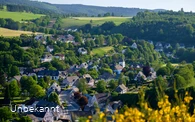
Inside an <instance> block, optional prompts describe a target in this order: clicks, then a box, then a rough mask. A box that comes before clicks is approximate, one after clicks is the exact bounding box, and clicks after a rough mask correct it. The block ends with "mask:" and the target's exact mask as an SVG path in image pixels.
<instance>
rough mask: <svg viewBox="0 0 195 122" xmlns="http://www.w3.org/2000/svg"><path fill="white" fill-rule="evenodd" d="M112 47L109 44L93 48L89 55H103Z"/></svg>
mask: <svg viewBox="0 0 195 122" xmlns="http://www.w3.org/2000/svg"><path fill="white" fill-rule="evenodd" d="M112 49H113V47H111V46H108V47H100V48H95V49H93V50H92V51H91V55H99V56H104V54H106V53H107V52H108V51H110V50H112Z"/></svg>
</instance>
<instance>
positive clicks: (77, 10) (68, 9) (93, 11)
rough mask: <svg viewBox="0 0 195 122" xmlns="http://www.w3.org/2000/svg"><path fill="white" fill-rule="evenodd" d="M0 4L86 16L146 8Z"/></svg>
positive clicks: (6, 0)
mask: <svg viewBox="0 0 195 122" xmlns="http://www.w3.org/2000/svg"><path fill="white" fill-rule="evenodd" d="M0 4H11V5H13V4H14V5H24V6H30V7H35V8H41V9H44V10H49V11H53V12H55V13H63V14H82V15H84V14H85V15H88V16H92V15H94V16H97V15H98V14H100V15H104V14H106V13H114V15H115V16H135V15H136V14H137V13H138V12H141V11H145V10H146V9H139V8H122V7H99V6H88V5H79V4H72V5H70V4H50V3H45V2H38V1H30V0H0ZM149 11H153V12H158V11H164V10H162V9H156V10H149Z"/></svg>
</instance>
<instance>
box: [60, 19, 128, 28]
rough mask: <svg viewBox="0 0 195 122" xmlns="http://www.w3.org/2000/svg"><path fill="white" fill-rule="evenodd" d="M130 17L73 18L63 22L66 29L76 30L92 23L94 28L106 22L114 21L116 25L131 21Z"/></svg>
mask: <svg viewBox="0 0 195 122" xmlns="http://www.w3.org/2000/svg"><path fill="white" fill-rule="evenodd" d="M129 20H130V17H72V18H65V19H63V20H62V22H63V27H64V28H70V27H73V28H76V27H79V26H83V25H85V24H88V23H91V24H92V25H93V26H97V25H101V24H103V23H105V22H106V21H113V22H114V23H115V24H116V25H120V24H121V23H123V22H126V21H129Z"/></svg>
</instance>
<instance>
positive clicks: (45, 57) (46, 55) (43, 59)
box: [41, 54, 53, 63]
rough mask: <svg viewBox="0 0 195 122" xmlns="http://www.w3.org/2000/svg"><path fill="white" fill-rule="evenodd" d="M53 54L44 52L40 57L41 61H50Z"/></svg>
mask: <svg viewBox="0 0 195 122" xmlns="http://www.w3.org/2000/svg"><path fill="white" fill-rule="evenodd" d="M52 58H53V56H52V55H51V54H45V55H44V56H43V57H42V58H41V63H43V62H51V61H52Z"/></svg>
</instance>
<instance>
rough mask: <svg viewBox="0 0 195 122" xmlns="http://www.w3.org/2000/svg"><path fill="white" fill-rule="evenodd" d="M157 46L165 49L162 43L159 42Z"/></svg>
mask: <svg viewBox="0 0 195 122" xmlns="http://www.w3.org/2000/svg"><path fill="white" fill-rule="evenodd" d="M155 46H156V47H163V45H162V43H161V42H157V43H156V45H155Z"/></svg>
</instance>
